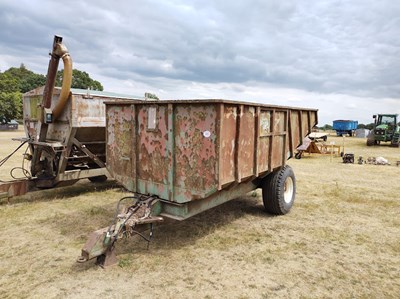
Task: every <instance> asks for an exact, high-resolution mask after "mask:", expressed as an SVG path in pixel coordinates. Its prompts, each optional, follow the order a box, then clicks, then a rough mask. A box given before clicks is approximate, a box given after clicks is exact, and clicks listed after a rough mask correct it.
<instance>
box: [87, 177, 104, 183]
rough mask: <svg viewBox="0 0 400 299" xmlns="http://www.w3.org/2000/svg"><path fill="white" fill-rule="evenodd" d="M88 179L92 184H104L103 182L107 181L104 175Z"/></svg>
mask: <svg viewBox="0 0 400 299" xmlns="http://www.w3.org/2000/svg"><path fill="white" fill-rule="evenodd" d="M88 179H89V181H91V182H92V183H104V182H105V181H107V176H106V175H98V176H92V177H90V178H88Z"/></svg>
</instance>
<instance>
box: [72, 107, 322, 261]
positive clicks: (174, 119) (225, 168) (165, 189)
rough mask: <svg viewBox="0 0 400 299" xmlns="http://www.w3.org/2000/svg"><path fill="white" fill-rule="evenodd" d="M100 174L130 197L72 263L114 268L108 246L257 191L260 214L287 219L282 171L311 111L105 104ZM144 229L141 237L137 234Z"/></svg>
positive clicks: (289, 184)
mask: <svg viewBox="0 0 400 299" xmlns="http://www.w3.org/2000/svg"><path fill="white" fill-rule="evenodd" d="M106 118H107V125H106V130H107V132H106V136H107V139H106V140H107V146H106V157H107V169H108V171H109V172H110V174H111V176H112V177H114V178H115V179H116V180H117V181H118V182H120V183H121V184H122V185H123V186H124V187H125V188H126V189H127V190H129V191H130V192H132V195H131V196H128V197H124V198H122V199H121V200H120V201H119V203H118V205H117V209H116V214H115V219H114V221H113V223H112V224H111V225H110V226H109V227H106V228H103V229H100V230H97V231H95V232H93V233H92V234H91V235H90V236H89V239H88V241H87V243H86V244H85V245H84V247H83V249H82V254H81V256H80V257H79V258H78V262H85V261H88V260H90V259H93V258H97V262H98V264H100V265H101V266H109V265H112V264H115V263H116V257H115V253H114V247H115V242H116V241H117V240H118V239H119V238H122V237H128V236H132V235H139V236H141V237H142V238H144V239H145V240H146V241H148V242H149V241H150V239H151V236H152V232H153V224H155V223H158V222H162V221H163V220H164V219H165V218H169V219H175V220H185V219H187V218H190V217H192V216H194V215H196V214H198V213H200V212H202V211H205V210H208V209H210V208H213V207H215V206H217V205H220V204H222V203H224V202H227V201H229V200H231V199H234V198H236V197H239V196H242V195H244V194H246V193H248V192H250V191H252V190H255V189H257V188H261V189H262V192H263V202H264V206H265V209H266V210H267V211H268V212H269V213H272V214H276V215H282V214H286V213H288V212H289V210H290V208H291V207H292V205H293V202H294V198H295V191H296V181H295V176H294V173H293V170H292V169H291V168H290V167H289V166H288V165H285V163H286V161H287V160H288V159H290V158H292V157H293V156H294V154H295V150H296V148H297V147H298V146H299V145H300V144H301V142H302V140H303V138H304V137H305V136H307V135H308V134H309V133H310V132H311V129H312V128H313V127H314V126H315V125H316V124H317V110H315V109H304V108H292V107H283V106H273V105H263V104H255V103H246V102H236V101H227V100H162V101H153V102H146V103H144V102H138V101H124V102H107V103H106ZM146 229H148V230H150V233H149V235H148V236H147V235H145V234H144V231H145V230H146Z"/></svg>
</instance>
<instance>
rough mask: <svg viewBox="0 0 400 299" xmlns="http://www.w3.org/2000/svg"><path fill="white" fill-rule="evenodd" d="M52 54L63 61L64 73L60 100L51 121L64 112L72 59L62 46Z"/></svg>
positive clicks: (67, 96) (68, 94) (69, 87)
mask: <svg viewBox="0 0 400 299" xmlns="http://www.w3.org/2000/svg"><path fill="white" fill-rule="evenodd" d="M54 53H55V54H56V55H57V56H59V57H60V58H61V59H62V60H63V63H64V73H63V82H62V88H61V94H60V98H59V100H58V103H57V106H56V107H54V109H53V121H54V120H56V119H57V118H58V117H59V116H60V114H61V113H62V111H63V110H64V107H65V104H66V103H67V100H68V98H69V96H70V90H71V83H72V59H71V56H70V55H69V52H68V49H67V47H66V46H65V45H63V44H57V48H56V50H55V51H54Z"/></svg>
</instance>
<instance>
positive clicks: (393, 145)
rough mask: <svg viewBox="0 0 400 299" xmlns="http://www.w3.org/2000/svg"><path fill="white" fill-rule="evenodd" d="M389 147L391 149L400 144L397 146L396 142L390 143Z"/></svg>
mask: <svg viewBox="0 0 400 299" xmlns="http://www.w3.org/2000/svg"><path fill="white" fill-rule="evenodd" d="M390 146H391V147H399V146H400V144H399V143H398V142H397V143H396V142H391V143H390Z"/></svg>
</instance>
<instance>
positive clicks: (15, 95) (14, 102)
mask: <svg viewBox="0 0 400 299" xmlns="http://www.w3.org/2000/svg"><path fill="white" fill-rule="evenodd" d="M21 98H22V95H21V93H20V92H18V91H17V92H0V123H2V124H4V123H7V122H9V121H10V120H12V119H15V118H16V119H20V118H21V117H22V101H21Z"/></svg>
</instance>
